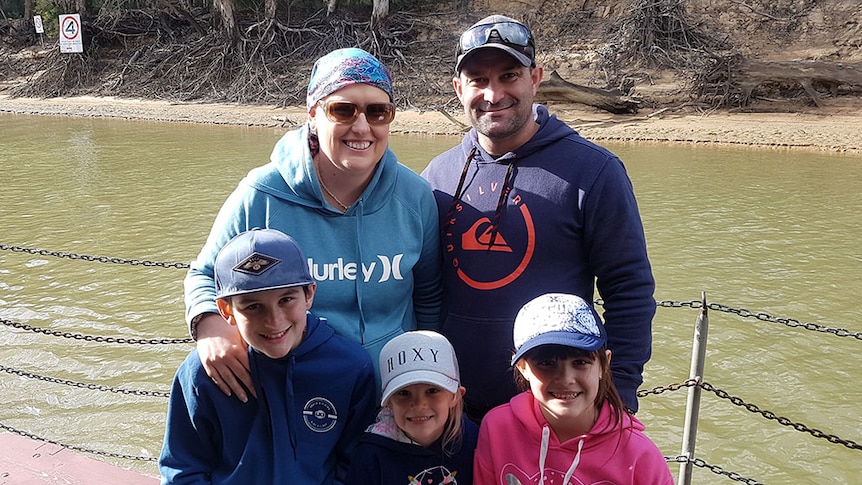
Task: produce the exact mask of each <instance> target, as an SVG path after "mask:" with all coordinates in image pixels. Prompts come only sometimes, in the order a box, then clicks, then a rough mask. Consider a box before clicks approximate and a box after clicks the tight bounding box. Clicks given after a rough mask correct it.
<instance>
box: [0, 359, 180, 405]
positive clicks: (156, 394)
mask: <svg viewBox="0 0 862 485" xmlns="http://www.w3.org/2000/svg"><path fill="white" fill-rule="evenodd" d="M0 371H3V372H6V373H8V374H15V375H17V376H21V377H29V378H31V379H37V380H40V381H45V382H53V383H56V384H65V385H67V386H71V387H78V388H81V389H90V390H93V391H110V392H116V393H118V394H132V395H135V396H152V397H169V396H170V393H169V392H162V391H146V390H136V389H123V388H121V387H112V386H106V385H103V384H88V383H86V382H76V381H70V380H68V379H60V378H57V377H48V376H42V375H39V374H33V373H32V372H27V371H23V370H19V369H13V368H11V367H6V366H5V365H0Z"/></svg>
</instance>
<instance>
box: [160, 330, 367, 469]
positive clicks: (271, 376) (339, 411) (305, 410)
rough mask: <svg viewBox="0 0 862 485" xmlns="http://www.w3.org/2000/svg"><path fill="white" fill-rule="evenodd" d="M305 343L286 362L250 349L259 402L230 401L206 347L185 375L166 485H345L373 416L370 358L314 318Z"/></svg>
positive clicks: (176, 391) (171, 410)
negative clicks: (209, 370) (209, 371)
mask: <svg viewBox="0 0 862 485" xmlns="http://www.w3.org/2000/svg"><path fill="white" fill-rule="evenodd" d="M307 322H308V327H307V330H306V336H305V338H304V339H303V341H302V343H300V345H299V346H298V347H297V348H295V349H294V350H292V351H290V353H288V354H287V355H286V356H284V357H282V358H280V359H271V358H269V357H267V356H265V355H263V354H261V353H260V352H258V351H256V350H254V349H252V348H249V364H250V367H251V375H252V378H253V379H254V384H255V389H256V390H257V399H254V398H251V399H250V400H249V401H248V402H247V403H243V402H241V401H240V400H239V399H237V398H236V397H233V396H231V397H228V396H225V395H224V394H223V393H222V392H221V391H220V390H219V389H218V387H216V385H215V384H214V383H213V382H212V380H210V378H209V377H207V375H206V372H205V371H204V370H203V367H202V366H201V361H200V358H199V357H198V353H197V350H192V351H191V352H190V353H189V355H188V357H187V358H186V360H185V362H183V363H182V365H180V368H179V369H178V370H177V374H176V377H175V378H174V384H173V387H172V388H171V397H170V402H169V405H168V418H167V429H166V432H165V441H164V446H163V448H162V454H161V457H160V458H159V471H160V472H161V475H162V483H163V484H237V485H245V484H251V483H273V484H275V483H291V484H296V485H333V484H340V483H343V480H344V477H345V475H346V473H347V467H348V465H349V457H350V456H351V455H352V454H353V449H354V447H355V446H356V442H357V441H358V439H359V437H360V436H361V435H362V433H363V431H364V430H365V428H366V427H367V426H368V425H369V423H371V422H372V421H373V420H374V412H375V410H376V407H377V400H376V392H375V389H376V384H375V380H374V370H373V366H372V365H371V358H370V357H369V356H368V352H366V351H365V350H363V348H362V347H361V346H360V345H359V344H357V343H355V342H351V341H349V340H347V339H346V338H344V337H341V336H338V335H336V334H335V332H334V331H333V330H332V328H331V327H330V326H329V325H327V324H326V320H324V319H322V318H320V319H319V318H317V317H314V316H313V315H311V314H310V313H309V314H308V318H307Z"/></svg>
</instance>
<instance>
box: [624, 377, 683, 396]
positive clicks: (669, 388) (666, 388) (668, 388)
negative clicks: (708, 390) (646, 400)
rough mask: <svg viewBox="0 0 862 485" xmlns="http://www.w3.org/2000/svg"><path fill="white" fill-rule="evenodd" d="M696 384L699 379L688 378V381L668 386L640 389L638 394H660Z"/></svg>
mask: <svg viewBox="0 0 862 485" xmlns="http://www.w3.org/2000/svg"><path fill="white" fill-rule="evenodd" d="M696 385H697V379H688V380H687V381H685V382H681V383H679V384H670V385H667V386H657V387H653V388H652V389H644V390H642V391H638V392H637V396H638V397H646V396H648V395H650V394H656V395H658V394H662V393H664V392H666V391H678V390H680V389H682V388H683V387H693V386H696Z"/></svg>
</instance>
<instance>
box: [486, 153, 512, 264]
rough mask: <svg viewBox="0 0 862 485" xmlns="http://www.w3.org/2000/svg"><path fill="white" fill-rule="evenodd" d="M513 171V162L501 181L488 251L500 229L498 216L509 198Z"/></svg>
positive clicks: (510, 162)
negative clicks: (501, 185)
mask: <svg viewBox="0 0 862 485" xmlns="http://www.w3.org/2000/svg"><path fill="white" fill-rule="evenodd" d="M514 171H515V162H514V160H512V161H509V168H508V169H507V170H506V177H505V178H504V179H503V187H502V188H501V189H500V198H499V199H497V208H496V209H495V210H494V219H493V220H492V221H491V239H490V241H488V249H491V248H493V247H494V242H495V241H496V240H497V232H498V231H499V229H500V216H501V215H502V214H503V207H505V206H506V198H507V197H508V196H509V192H511V190H512V187H511V184H512V172H514Z"/></svg>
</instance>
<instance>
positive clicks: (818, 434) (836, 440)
mask: <svg viewBox="0 0 862 485" xmlns="http://www.w3.org/2000/svg"><path fill="white" fill-rule="evenodd" d="M694 386H699V387H701V388H703V390H705V391H709V392H711V393H713V394H715V395H716V396H718V397H720V398H722V399H727V400H728V401H730V402H731V403H733V404H735V405H736V406H740V407H744V408H745V409H747V410H748V411H750V412H752V413H755V414H760V415H761V416H763V417H764V418H766V419H772V420H775V421H778V423H779V424H782V425H784V426H790V427H792V428H793V429H795V430H796V431H800V432H805V433H808V434H810V435H811V436H814V437H815V438H820V439H825V440H827V441H829V442H830V443H833V444H839V445H844V446H846V447H847V448H850V449H851V450H862V445H860V444H859V443H856V442H855V441H852V440H845V439H841V438H840V437H838V436H835V435H833V434H826V433H824V432H823V431H820V430H819V429H816V428H809V427H808V426H806V425H804V424H802V423H796V422H793V421H791V420H790V419H788V418H785V417H783V416H776V415H775V413H773V412H772V411H769V410H766V409H760V408H759V407H757V406H756V405H755V404H750V403H746V402H745V401H743V400H742V398H740V397H737V396H731V395H730V394H728V393H727V391H724V390H721V389H718V388H717V387H715V386H713V385H712V384H710V383H709V382H703V383H701V384H698V382H697V379H688V380H686V381H684V382H681V383H679V384H670V385H668V386H659V387H654V388H652V389H645V390H642V391H638V393H637V396H638V397H646V396H647V395H649V394H661V393H663V392H666V391H677V390H679V389H681V388H683V387H694Z"/></svg>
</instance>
